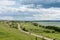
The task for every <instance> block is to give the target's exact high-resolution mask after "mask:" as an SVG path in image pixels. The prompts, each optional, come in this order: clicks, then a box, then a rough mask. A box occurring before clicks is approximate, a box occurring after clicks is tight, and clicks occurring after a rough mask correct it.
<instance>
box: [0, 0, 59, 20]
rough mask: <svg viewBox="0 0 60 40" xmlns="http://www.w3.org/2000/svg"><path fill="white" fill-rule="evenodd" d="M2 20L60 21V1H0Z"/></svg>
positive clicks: (0, 17) (0, 18) (0, 16)
mask: <svg viewBox="0 0 60 40" xmlns="http://www.w3.org/2000/svg"><path fill="white" fill-rule="evenodd" d="M0 20H60V0H0Z"/></svg>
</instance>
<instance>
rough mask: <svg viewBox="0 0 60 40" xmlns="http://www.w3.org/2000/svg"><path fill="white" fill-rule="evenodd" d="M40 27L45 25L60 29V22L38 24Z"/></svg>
mask: <svg viewBox="0 0 60 40" xmlns="http://www.w3.org/2000/svg"><path fill="white" fill-rule="evenodd" d="M37 23H38V24H40V25H44V26H56V27H60V22H37Z"/></svg>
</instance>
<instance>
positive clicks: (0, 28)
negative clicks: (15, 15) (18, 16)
mask: <svg viewBox="0 0 60 40" xmlns="http://www.w3.org/2000/svg"><path fill="white" fill-rule="evenodd" d="M9 23H10V22H9ZM16 27H17V26H16ZM35 39H36V37H34V36H31V35H29V34H25V33H23V32H21V31H19V30H18V29H16V28H11V27H9V25H7V23H6V22H0V40H35ZM38 40H41V39H40V38H38Z"/></svg>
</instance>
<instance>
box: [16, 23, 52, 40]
mask: <svg viewBox="0 0 60 40" xmlns="http://www.w3.org/2000/svg"><path fill="white" fill-rule="evenodd" d="M17 24H18V30H20V31H22V32H24V33H26V34H30V35H32V36H36V37H39V38H44V39H46V40H53V39H51V38H47V37H44V36H41V35H37V34H34V33H30V32H26V31H24V30H22V29H21V25H20V24H19V23H17Z"/></svg>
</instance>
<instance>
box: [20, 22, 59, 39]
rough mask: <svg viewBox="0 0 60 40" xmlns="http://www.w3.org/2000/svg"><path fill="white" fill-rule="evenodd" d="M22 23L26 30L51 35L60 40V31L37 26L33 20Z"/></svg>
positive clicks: (46, 35)
mask: <svg viewBox="0 0 60 40" xmlns="http://www.w3.org/2000/svg"><path fill="white" fill-rule="evenodd" d="M21 25H22V27H23V28H24V29H25V30H26V31H29V32H32V33H35V34H38V35H43V36H45V37H49V38H53V39H54V38H55V39H56V40H60V32H57V31H55V30H52V29H48V28H47V29H46V28H43V27H39V26H35V25H33V23H32V22H22V23H21Z"/></svg>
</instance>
